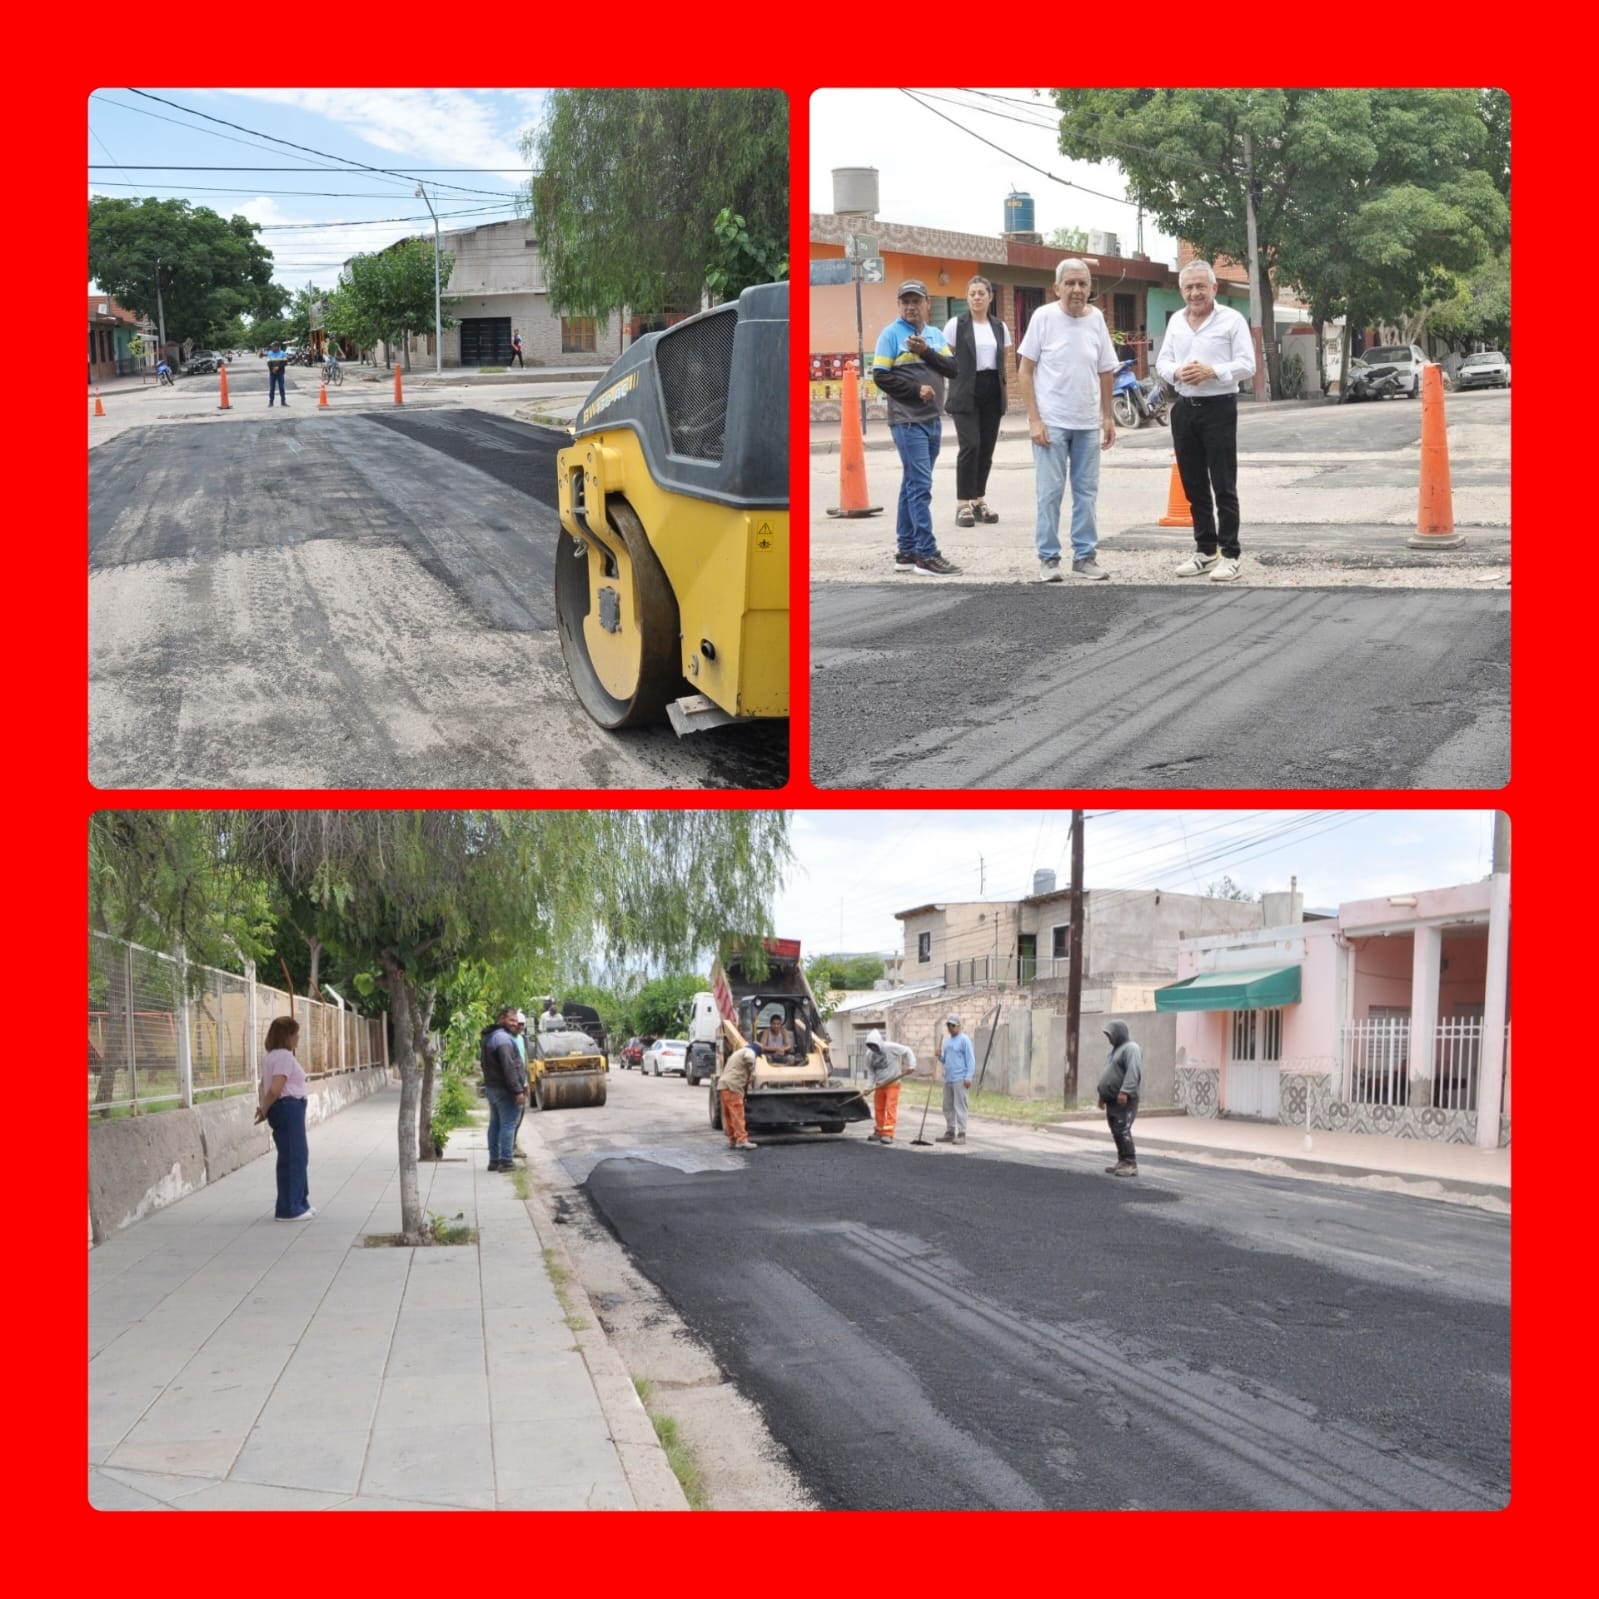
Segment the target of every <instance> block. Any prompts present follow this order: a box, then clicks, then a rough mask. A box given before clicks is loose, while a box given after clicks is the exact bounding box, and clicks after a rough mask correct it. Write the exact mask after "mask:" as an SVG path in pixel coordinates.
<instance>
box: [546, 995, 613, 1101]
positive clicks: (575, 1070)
mask: <svg viewBox="0 0 1599 1599" xmlns="http://www.w3.org/2000/svg"><path fill="white" fill-rule="evenodd" d="M609 1069H610V1066H609V1063H608V1062H607V1061H606V1059H605V1056H604V1055H603V1054H601V1053H600V1051H599V1050H598V1049H597V1048H596V1046H595V1043H594V1040H593V1039H592V1038H590V1037H589V1035H588V1034H587V1033H585V1032H584V1031H583V1030H582V1029H581V1028H580V1027H579V1026H578V1025H577V1024H576V1023H575V1022H572V1021H568V1020H567V1019H566V1018H565V1017H564V1016H541V1017H539V1027H538V1031H537V1032H536V1033H532V1034H530V1035H529V1037H528V1040H527V1074H528V1076H529V1077H530V1078H532V1080H533V1104H534V1106H535V1107H536V1108H537V1109H539V1110H570V1109H572V1108H574V1107H577V1108H581V1107H583V1106H586V1105H603V1104H604V1103H605V1074H606V1072H607V1071H608V1070H609Z"/></svg>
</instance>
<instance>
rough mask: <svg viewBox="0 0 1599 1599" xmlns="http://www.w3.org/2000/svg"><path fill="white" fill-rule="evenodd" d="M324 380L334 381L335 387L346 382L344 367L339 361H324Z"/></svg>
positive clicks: (325, 381) (326, 381) (327, 381)
mask: <svg viewBox="0 0 1599 1599" xmlns="http://www.w3.org/2000/svg"><path fill="white" fill-rule="evenodd" d="M322 381H323V382H324V383H332V384H333V385H335V387H336V386H337V385H339V384H341V383H343V382H344V368H343V367H342V366H340V365H339V363H338V362H337V361H332V360H329V361H324V362H323V363H322Z"/></svg>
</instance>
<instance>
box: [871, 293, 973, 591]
mask: <svg viewBox="0 0 1599 1599" xmlns="http://www.w3.org/2000/svg"><path fill="white" fill-rule="evenodd" d="M927 309H928V301H927V285H926V284H925V283H922V282H921V281H919V280H918V279H916V278H909V279H907V280H906V281H905V282H904V283H902V284H900V286H899V320H898V321H896V322H890V323H889V325H888V326H887V327H886V328H884V329H883V331H882V332H881V333H880V334H879V335H878V338H877V349H876V351H875V353H874V354H873V356H872V382H873V383H875V384H876V385H877V387H878V388H879V389H881V390H882V391H883V393H884V394H886V395H887V396H888V431H889V432H890V433H891V434H892V435H893V438H894V448H895V449H897V450H898V451H899V458H900V464H901V465H902V467H903V468H904V472H903V475H902V477H901V480H900V489H899V518H898V524H897V527H896V535H897V538H898V552H897V554H896V555H895V557H894V570H895V571H896V572H914V573H916V574H917V575H919V576H921V577H954V576H955V575H956V573H958V572H959V571H960V568H959V567H958V566H951V565H950V563H949V562H948V561H946V560H945V559H944V557H943V556H942V555H940V554H939V553H938V543H937V541H936V540H935V539H934V537H933V463H934V462H935V461H937V460H938V447H939V442H940V439H941V437H942V434H943V424H942V422H941V421H940V420H939V412H940V411H942V410H943V408H944V379H945V378H952V377H954V376H955V374H956V372H957V370H958V368H957V367H956V365H955V357H954V356H953V355H951V354H950V350H949V346H948V345H947V344H945V342H944V335H943V334H942V333H941V332H940V331H939V330H938V329H937V328H931V327H929V326H928V325H927Z"/></svg>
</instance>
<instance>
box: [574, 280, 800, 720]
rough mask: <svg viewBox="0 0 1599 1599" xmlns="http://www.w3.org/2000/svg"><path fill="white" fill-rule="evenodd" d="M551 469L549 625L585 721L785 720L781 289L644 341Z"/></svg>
mask: <svg viewBox="0 0 1599 1599" xmlns="http://www.w3.org/2000/svg"><path fill="white" fill-rule="evenodd" d="M556 462H557V472H558V475H559V478H560V485H559V489H560V512H561V533H560V539H559V544H558V547H557V550H556V557H555V617H556V625H557V628H558V630H559V633H560V638H561V651H562V654H563V655H564V656H565V657H566V668H567V671H568V672H569V673H570V674H571V678H572V684H573V687H574V688H575V689H576V690H577V697H578V699H579V700H580V701H581V702H582V705H583V708H584V709H585V710H586V711H587V712H588V713H589V715H590V716H592V717H593V718H594V720H595V721H596V722H598V723H599V724H600V726H601V727H607V728H623V727H635V726H640V725H644V724H647V723H651V722H659V721H660V720H661V719H662V717H663V716H664V717H665V718H666V719H667V720H669V721H670V722H671V724H672V726H673V727H674V728H675V729H676V730H677V732H678V733H679V734H680V735H681V734H684V733H689V732H696V731H699V730H701V729H703V728H708V727H719V726H723V725H725V724H726V723H729V722H738V721H745V720H750V719H753V718H756V717H775V716H787V715H788V599H789V583H788V285H787V284H786V283H767V284H761V285H759V286H758V287H756V288H751V289H746V290H745V291H744V292H743V293H742V294H741V295H740V296H739V297H738V299H737V300H736V301H730V302H729V303H728V304H726V305H719V306H717V307H715V308H714V309H713V310H710V311H702V312H701V313H700V314H699V315H698V316H693V317H690V318H689V319H688V320H687V321H684V322H679V323H677V324H676V326H674V327H670V328H667V329H666V330H665V331H664V332H660V333H651V334H648V335H647V336H646V337H644V338H642V339H640V340H639V341H638V342H637V343H636V344H634V345H633V346H632V347H631V348H630V349H628V350H627V351H626V353H625V354H623V355H622V357H621V358H620V359H619V360H618V361H617V362H616V364H615V365H614V366H613V367H612V368H611V369H610V371H609V372H607V373H606V375H605V377H604V378H603V379H602V380H601V381H600V383H599V385H598V386H597V387H596V388H595V389H594V391H593V393H591V394H590V395H589V397H588V400H587V402H586V403H585V404H584V406H583V408H582V410H581V411H579V412H578V415H577V420H576V422H575V424H574V425H573V428H572V442H571V443H570V444H569V445H568V446H567V447H566V448H565V449H563V450H562V451H561V452H560V453H559V455H557V457H556Z"/></svg>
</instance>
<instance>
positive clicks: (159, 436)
mask: <svg viewBox="0 0 1599 1599" xmlns="http://www.w3.org/2000/svg"><path fill="white" fill-rule="evenodd" d="M318 381H319V379H318V375H317V373H315V372H313V371H311V370H309V369H301V368H296V369H291V374H290V376H289V379H288V390H289V402H290V404H289V409H288V410H287V411H284V410H282V409H280V408H274V409H272V410H270V411H268V410H267V408H266V375H265V370H264V368H263V367H262V366H261V365H260V364H259V363H256V364H255V365H254V366H253V367H252V366H251V365H250V364H249V363H243V364H241V367H240V369H239V371H238V374H237V376H232V375H230V384H229V387H230V397H231V399H232V403H233V409H232V410H231V411H229V412H227V413H222V412H219V411H217V410H216V380H215V379H185V380H183V383H182V384H181V385H180V387H179V389H178V391H176V394H175V395H174V391H171V390H161V391H156V390H153V389H152V390H148V391H142V392H141V391H134V390H129V391H124V392H121V393H119V394H117V395H115V396H113V397H112V400H111V411H112V412H114V413H115V414H116V424H115V430H114V436H111V437H108V438H106V439H105V441H104V442H102V443H99V444H98V445H97V446H96V447H95V448H93V449H92V450H91V452H90V456H89V507H90V515H89V562H90V578H89V692H90V730H89V775H90V778H91V780H92V781H93V782H95V783H96V784H99V785H101V786H103V787H165V788H194V787H220V788H237V787H262V788H436V787H465V788H476V787H482V788H551V787H563V788H598V789H605V788H616V787H641V788H660V787H693V788H725V787H770V786H774V785H777V784H780V783H781V782H782V781H783V780H784V777H785V775H786V763H787V729H786V725H785V724H781V723H771V724H762V725H759V726H756V727H746V728H728V729H721V730H716V731H712V732H710V733H705V734H699V735H696V736H695V737H694V738H691V739H686V740H679V739H677V738H676V737H675V736H674V735H673V734H672V732H671V731H670V729H667V728H663V729H659V730H647V731H644V732H633V733H628V734H625V735H616V734H609V733H605V732H603V731H602V730H600V729H599V728H597V727H596V726H595V725H594V724H593V723H592V722H591V721H590V720H589V718H588V717H587V715H586V714H585V713H584V712H583V711H582V710H581V708H580V707H579V706H578V703H577V701H576V698H575V696H574V695H573V693H572V690H571V687H570V684H569V681H568V679H567V674H566V668H565V665H564V663H563V661H562V658H561V651H560V646H559V643H558V641H557V639H556V635H555V632H554V600H553V595H552V565H551V563H552V561H553V558H554V540H555V535H556V532H557V530H558V525H559V524H558V521H557V517H556V513H555V475H554V473H555V468H554V458H555V452H556V451H557V450H558V449H559V448H560V447H561V446H562V444H563V443H564V442H565V435H564V434H563V433H561V432H559V431H557V430H555V429H551V428H544V427H538V426H532V425H529V424H528V423H526V422H524V421H521V420H518V419H517V417H516V416H515V414H514V412H516V411H517V410H524V409H531V410H538V409H540V408H541V407H559V406H560V405H561V404H563V403H564V402H563V398H562V391H561V390H559V389H556V388H554V387H553V386H551V385H548V384H533V383H529V384H527V385H525V386H518V387H517V388H514V389H513V388H496V389H492V390H470V391H450V392H448V393H446V392H445V391H442V390H438V389H429V388H417V389H413V390H412V391H410V393H409V394H408V397H407V403H406V406H405V408H404V409H403V410H398V409H396V408H395V407H394V406H393V404H392V397H391V394H390V392H389V391H387V390H385V388H384V386H383V385H381V384H370V383H357V382H354V381H347V382H346V383H345V385H344V386H343V388H341V389H339V390H336V391H335V392H334V394H333V395H332V397H331V399H332V405H331V408H330V409H329V410H319V409H318V408H317V405H316V399H317V386H318ZM585 389H586V386H585ZM130 416H132V417H139V418H143V419H144V420H143V421H142V422H141V423H139V424H138V425H128V423H129V418H130ZM107 420H108V421H109V420H110V416H109V414H108V418H107Z"/></svg>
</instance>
